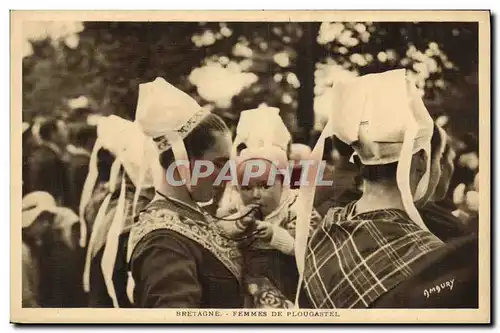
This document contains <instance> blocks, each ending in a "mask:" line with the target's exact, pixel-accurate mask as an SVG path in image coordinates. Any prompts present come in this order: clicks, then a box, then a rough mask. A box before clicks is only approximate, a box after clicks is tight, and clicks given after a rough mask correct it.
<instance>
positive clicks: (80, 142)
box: [72, 126, 97, 147]
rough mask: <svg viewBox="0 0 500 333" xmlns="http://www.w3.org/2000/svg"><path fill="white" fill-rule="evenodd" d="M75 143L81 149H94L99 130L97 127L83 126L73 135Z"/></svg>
mask: <svg viewBox="0 0 500 333" xmlns="http://www.w3.org/2000/svg"><path fill="white" fill-rule="evenodd" d="M72 139H73V140H74V143H75V144H76V145H77V146H79V147H92V145H93V144H94V143H95V141H96V139H97V128H96V127H95V126H83V127H81V128H78V129H76V130H75V132H74V133H73V138H72Z"/></svg>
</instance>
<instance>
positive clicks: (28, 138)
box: [22, 122, 34, 196]
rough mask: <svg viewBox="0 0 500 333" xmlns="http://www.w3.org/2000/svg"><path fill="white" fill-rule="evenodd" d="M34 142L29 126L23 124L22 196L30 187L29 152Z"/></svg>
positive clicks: (28, 124)
mask: <svg viewBox="0 0 500 333" xmlns="http://www.w3.org/2000/svg"><path fill="white" fill-rule="evenodd" d="M33 146H34V142H33V136H32V133H31V124H30V123H25V122H23V134H22V163H23V167H22V182H23V185H22V195H23V196H24V195H26V194H28V191H29V190H30V188H31V186H30V183H29V180H28V176H29V156H31V151H32V149H33Z"/></svg>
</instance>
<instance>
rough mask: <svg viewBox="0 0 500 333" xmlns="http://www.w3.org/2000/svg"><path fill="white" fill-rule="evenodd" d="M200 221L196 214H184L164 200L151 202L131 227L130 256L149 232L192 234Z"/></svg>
mask: <svg viewBox="0 0 500 333" xmlns="http://www.w3.org/2000/svg"><path fill="white" fill-rule="evenodd" d="M199 225H200V223H199V221H197V220H196V219H194V216H188V215H186V214H182V212H180V211H178V210H176V209H175V207H172V206H171V205H170V204H169V203H168V202H166V201H164V200H155V201H152V202H151V203H149V204H148V205H147V206H146V207H145V208H144V209H143V210H142V211H141V212H140V213H139V215H138V216H137V220H136V222H135V223H134V224H133V226H132V227H131V228H130V232H129V240H128V258H129V259H130V257H131V255H132V252H133V251H134V248H135V247H136V246H137V244H138V243H139V242H140V241H141V240H142V239H143V238H144V237H145V236H146V235H148V234H150V233H152V232H154V231H157V230H162V232H163V231H164V230H169V232H168V233H166V234H168V235H177V234H180V235H183V236H185V235H186V234H189V235H191V234H192V233H195V232H196V231H197V230H198V229H199V228H198V227H199Z"/></svg>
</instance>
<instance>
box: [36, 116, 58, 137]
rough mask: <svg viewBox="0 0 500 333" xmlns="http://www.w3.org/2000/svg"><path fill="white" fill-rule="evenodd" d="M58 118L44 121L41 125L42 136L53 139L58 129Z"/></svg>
mask: <svg viewBox="0 0 500 333" xmlns="http://www.w3.org/2000/svg"><path fill="white" fill-rule="evenodd" d="M57 121H58V120H57V119H49V120H46V121H44V122H43V124H41V125H40V138H41V139H43V140H45V141H49V140H51V139H52V135H54V134H55V133H56V132H57V131H58V128H57Z"/></svg>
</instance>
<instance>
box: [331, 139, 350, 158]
mask: <svg viewBox="0 0 500 333" xmlns="http://www.w3.org/2000/svg"><path fill="white" fill-rule="evenodd" d="M332 144H333V147H334V148H335V149H337V151H338V152H339V154H340V156H342V157H350V156H351V155H352V153H354V149H353V148H352V147H351V146H349V145H348V144H347V143H345V142H344V141H342V140H340V139H339V138H338V137H336V136H335V135H334V136H333V138H332Z"/></svg>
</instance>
